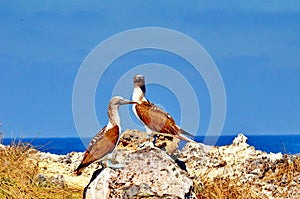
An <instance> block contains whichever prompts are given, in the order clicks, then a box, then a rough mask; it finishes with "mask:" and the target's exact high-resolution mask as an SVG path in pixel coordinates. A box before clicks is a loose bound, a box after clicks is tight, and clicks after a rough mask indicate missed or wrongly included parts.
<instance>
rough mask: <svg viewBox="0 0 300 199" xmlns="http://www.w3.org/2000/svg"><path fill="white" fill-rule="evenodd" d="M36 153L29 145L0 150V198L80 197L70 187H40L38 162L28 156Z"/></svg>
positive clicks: (50, 185)
mask: <svg viewBox="0 0 300 199" xmlns="http://www.w3.org/2000/svg"><path fill="white" fill-rule="evenodd" d="M32 153H36V151H35V150H34V149H33V147H32V146H31V145H30V144H24V143H21V142H18V143H13V144H11V145H10V146H8V147H6V149H5V150H0V198H7V199H15V198H22V199H31V198H34V199H35V198H41V199H42V198H45V199H46V198H47V199H48V198H49V199H50V198H55V199H58V198H65V199H77V198H81V197H82V190H79V189H76V188H72V187H59V186H57V185H55V184H52V183H47V186H45V185H43V186H42V185H41V184H40V183H39V181H38V178H37V175H38V173H39V168H38V160H35V159H31V158H30V154H32Z"/></svg>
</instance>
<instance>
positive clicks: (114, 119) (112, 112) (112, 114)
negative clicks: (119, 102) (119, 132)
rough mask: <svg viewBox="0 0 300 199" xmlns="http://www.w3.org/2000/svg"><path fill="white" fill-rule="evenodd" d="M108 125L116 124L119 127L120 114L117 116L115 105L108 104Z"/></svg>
mask: <svg viewBox="0 0 300 199" xmlns="http://www.w3.org/2000/svg"><path fill="white" fill-rule="evenodd" d="M108 118H109V122H108V126H109V125H111V126H115V125H118V126H119V128H120V116H119V111H118V107H117V106H109V107H108Z"/></svg>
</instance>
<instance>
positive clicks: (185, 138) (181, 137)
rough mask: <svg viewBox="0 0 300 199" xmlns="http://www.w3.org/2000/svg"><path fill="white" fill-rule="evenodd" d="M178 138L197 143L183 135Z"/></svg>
mask: <svg viewBox="0 0 300 199" xmlns="http://www.w3.org/2000/svg"><path fill="white" fill-rule="evenodd" d="M176 137H177V138H179V139H181V140H184V141H186V142H195V141H194V140H192V139H190V138H188V137H186V136H185V135H183V134H181V135H177V136H176Z"/></svg>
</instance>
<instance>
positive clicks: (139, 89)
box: [132, 75, 193, 144]
mask: <svg viewBox="0 0 300 199" xmlns="http://www.w3.org/2000/svg"><path fill="white" fill-rule="evenodd" d="M133 83H134V89H133V95H132V101H134V102H136V104H133V106H132V110H133V112H134V114H135V115H136V117H137V118H138V119H139V120H140V121H141V122H142V123H143V124H144V125H145V128H146V132H147V134H148V139H149V141H150V136H151V135H152V134H154V135H155V134H162V135H165V136H169V137H176V138H179V139H181V140H184V141H187V142H190V141H193V140H191V139H190V138H188V137H186V136H185V135H188V136H193V135H191V134H190V133H188V132H186V131H185V130H183V129H182V128H180V127H179V126H178V125H176V123H175V121H174V119H173V118H172V117H171V116H170V115H169V114H168V113H167V112H165V111H163V110H162V109H160V108H159V107H157V106H155V105H154V104H153V103H151V102H149V101H148V100H147V99H146V97H145V93H146V86H145V78H144V76H143V75H136V76H134V78H133ZM183 134H184V135H183ZM154 142H155V141H154ZM154 144H155V143H154Z"/></svg>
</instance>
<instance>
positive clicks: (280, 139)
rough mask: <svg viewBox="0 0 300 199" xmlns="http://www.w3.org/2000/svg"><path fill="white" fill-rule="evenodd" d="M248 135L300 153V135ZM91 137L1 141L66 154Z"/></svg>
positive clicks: (268, 146) (223, 140)
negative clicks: (29, 145)
mask: <svg viewBox="0 0 300 199" xmlns="http://www.w3.org/2000/svg"><path fill="white" fill-rule="evenodd" d="M246 136H247V137H248V141H247V142H248V144H249V145H251V146H254V147H255V148H256V149H257V150H262V151H265V152H268V153H270V152H273V153H278V152H281V153H287V154H298V153H300V135H280V136H269V135H260V136H256V135H246ZM235 137H236V135H233V136H220V137H219V138H218V141H217V143H216V146H224V145H229V144H231V143H232V141H233V139H234V138H235ZM90 139H91V138H81V139H80V138H78V137H69V138H22V139H12V138H4V139H3V140H1V142H2V143H3V144H4V145H9V144H11V143H12V142H15V143H16V142H19V141H20V142H27V143H30V144H31V145H33V146H34V147H35V148H36V149H38V150H40V151H43V152H50V153H53V154H59V155H65V154H67V153H70V152H72V151H76V152H84V151H85V149H86V146H87V144H88V143H89V141H90ZM203 140H204V136H200V137H196V138H195V141H197V142H202V141H203Z"/></svg>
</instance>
